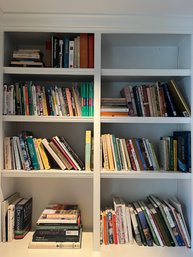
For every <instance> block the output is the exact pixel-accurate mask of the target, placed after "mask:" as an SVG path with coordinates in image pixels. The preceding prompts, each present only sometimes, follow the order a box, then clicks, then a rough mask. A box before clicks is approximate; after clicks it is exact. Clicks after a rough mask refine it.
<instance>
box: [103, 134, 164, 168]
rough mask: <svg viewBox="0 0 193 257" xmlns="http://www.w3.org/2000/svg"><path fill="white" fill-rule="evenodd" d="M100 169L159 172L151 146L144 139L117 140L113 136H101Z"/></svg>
mask: <svg viewBox="0 0 193 257" xmlns="http://www.w3.org/2000/svg"><path fill="white" fill-rule="evenodd" d="M101 144H102V146H101V150H102V158H101V159H102V168H103V169H104V170H107V171H108V170H111V171H120V170H125V171H126V170H128V171H130V170H135V171H140V170H159V169H160V166H159V163H158V160H157V157H156V154H155V150H154V146H153V144H152V143H151V142H150V141H149V140H148V139H146V138H131V139H126V138H119V137H116V136H115V135H114V134H103V135H102V136H101Z"/></svg>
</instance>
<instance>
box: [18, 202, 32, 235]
mask: <svg viewBox="0 0 193 257" xmlns="http://www.w3.org/2000/svg"><path fill="white" fill-rule="evenodd" d="M31 222H32V198H28V199H23V200H21V201H20V202H19V203H18V204H17V205H16V207H15V226H14V230H15V231H14V233H15V236H14V238H15V239H22V238H23V237H24V236H25V235H26V233H27V232H28V231H29V230H30V228H31Z"/></svg>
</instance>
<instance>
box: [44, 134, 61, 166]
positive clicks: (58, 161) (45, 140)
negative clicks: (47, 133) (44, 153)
mask: <svg viewBox="0 0 193 257" xmlns="http://www.w3.org/2000/svg"><path fill="white" fill-rule="evenodd" d="M42 144H43V145H44V146H45V148H46V149H47V150H48V152H49V153H50V154H51V156H52V157H53V158H54V160H55V161H56V162H57V164H58V165H59V166H60V168H61V169H62V170H65V169H66V166H65V165H64V164H63V162H62V161H61V160H60V158H59V157H58V156H57V154H56V153H55V152H54V151H53V150H52V148H51V147H50V145H49V142H48V140H47V139H46V138H44V139H42Z"/></svg>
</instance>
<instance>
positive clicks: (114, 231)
mask: <svg viewBox="0 0 193 257" xmlns="http://www.w3.org/2000/svg"><path fill="white" fill-rule="evenodd" d="M112 214H113V239H114V244H118V234H117V223H116V213H115V211H112Z"/></svg>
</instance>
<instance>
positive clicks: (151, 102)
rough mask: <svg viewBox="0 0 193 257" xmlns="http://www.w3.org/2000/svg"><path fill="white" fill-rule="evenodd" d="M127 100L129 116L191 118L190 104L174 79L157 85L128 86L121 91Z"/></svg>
mask: <svg viewBox="0 0 193 257" xmlns="http://www.w3.org/2000/svg"><path fill="white" fill-rule="evenodd" d="M120 94H121V96H122V97H124V98H126V99H127V106H128V109H129V112H128V115H129V116H143V117H167V116H168V117H176V116H182V117H189V116H190V115H191V111H190V107H189V105H188V102H187V101H186V100H185V98H184V96H183V94H182V92H181V91H180V89H179V86H178V85H177V83H176V82H175V81H174V80H173V79H172V80H170V81H168V82H165V83H160V82H157V83H155V85H148V84H145V85H138V86H126V87H124V88H122V90H121V91H120Z"/></svg>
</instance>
